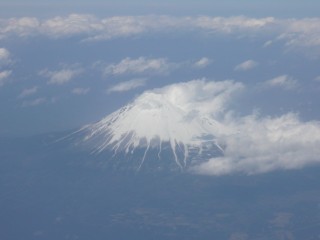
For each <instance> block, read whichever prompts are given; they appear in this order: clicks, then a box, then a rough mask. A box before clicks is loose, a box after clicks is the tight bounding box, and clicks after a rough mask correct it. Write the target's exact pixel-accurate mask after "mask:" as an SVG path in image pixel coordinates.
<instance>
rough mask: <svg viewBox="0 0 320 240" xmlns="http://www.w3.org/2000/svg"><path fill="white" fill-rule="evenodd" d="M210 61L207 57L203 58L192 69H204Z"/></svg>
mask: <svg viewBox="0 0 320 240" xmlns="http://www.w3.org/2000/svg"><path fill="white" fill-rule="evenodd" d="M211 62H212V60H210V59H209V58H207V57H203V58H201V59H200V60H198V61H196V62H195V63H194V67H196V68H205V67H207V66H209V65H210V64H211Z"/></svg>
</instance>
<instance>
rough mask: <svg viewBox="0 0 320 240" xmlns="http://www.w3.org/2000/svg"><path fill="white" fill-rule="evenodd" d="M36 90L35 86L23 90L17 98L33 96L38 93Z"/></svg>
mask: <svg viewBox="0 0 320 240" xmlns="http://www.w3.org/2000/svg"><path fill="white" fill-rule="evenodd" d="M38 89H39V88H38V87H37V86H34V87H32V88H26V89H23V90H22V92H21V93H20V95H19V98H25V97H27V96H30V95H33V94H35V93H36V92H37V91H38Z"/></svg>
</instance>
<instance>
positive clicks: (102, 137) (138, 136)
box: [80, 80, 223, 170]
mask: <svg viewBox="0 0 320 240" xmlns="http://www.w3.org/2000/svg"><path fill="white" fill-rule="evenodd" d="M195 83H196V84H195ZM199 83H201V84H199ZM199 85H202V89H201V92H202V93H203V92H204V93H206V92H208V93H210V94H215V95H219V94H220V95H221V93H219V92H215V93H211V92H210V91H211V90H212V89H211V88H210V87H211V86H210V84H209V83H207V82H205V81H204V80H195V81H191V82H188V83H180V84H173V85H170V86H169V87H165V88H161V89H156V90H153V91H147V92H145V93H143V94H142V95H140V96H139V97H137V98H136V99H135V100H134V101H133V102H131V103H130V104H128V105H126V106H124V107H122V108H121V109H119V110H117V111H115V112H113V113H112V114H110V115H108V116H106V117H105V118H103V119H102V120H101V121H99V122H97V123H94V124H90V125H87V126H84V127H83V128H82V129H81V130H80V132H82V133H84V138H83V142H84V143H89V144H90V146H92V147H93V148H94V151H93V152H96V153H102V152H109V153H110V152H112V155H111V158H112V159H114V161H122V162H124V161H127V162H131V163H134V168H135V169H137V170H140V169H141V168H142V167H143V166H144V165H146V164H147V163H148V162H150V161H151V162H153V163H155V164H156V165H157V166H158V165H159V166H160V165H162V166H163V164H164V163H165V162H166V163H168V162H170V165H171V166H173V165H172V163H174V166H175V167H178V168H179V169H185V168H188V167H189V166H192V165H194V164H198V163H200V162H202V161H205V160H208V159H210V158H212V157H214V156H218V155H221V154H223V149H222V148H221V147H220V145H219V144H218V142H217V138H216V134H217V133H219V132H221V127H222V126H221V124H219V122H218V121H215V120H214V118H213V117H212V114H208V112H206V111H204V107H207V108H208V106H204V105H203V104H201V103H202V100H201V99H202V98H207V97H206V96H205V95H204V94H198V93H199V89H196V88H194V86H197V87H199ZM216 85H217V83H216ZM216 85H215V88H214V89H217V86H216ZM204 90H205V91H204ZM195 92H198V93H197V94H194V93H195ZM190 98H192V101H190ZM218 98H219V97H218ZM220 98H221V96H220ZM215 101H217V99H215ZM206 104H208V101H206ZM217 104H218V103H217V102H214V101H212V102H210V103H209V105H210V106H209V107H210V109H212V108H214V107H215V106H216V105H217Z"/></svg>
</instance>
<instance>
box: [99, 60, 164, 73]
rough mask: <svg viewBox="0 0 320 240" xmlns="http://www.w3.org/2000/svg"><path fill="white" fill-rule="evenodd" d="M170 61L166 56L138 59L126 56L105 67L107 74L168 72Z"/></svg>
mask: <svg viewBox="0 0 320 240" xmlns="http://www.w3.org/2000/svg"><path fill="white" fill-rule="evenodd" d="M169 69H170V63H168V61H167V60H166V59H165V58H145V57H139V58H136V59H131V58H125V59H123V60H121V61H120V62H119V63H117V64H110V65H108V66H107V67H106V68H105V69H104V74H105V75H123V74H142V73H143V74H150V73H153V74H154V73H166V72H167V71H168V70H169Z"/></svg>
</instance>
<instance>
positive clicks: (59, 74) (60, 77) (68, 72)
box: [39, 67, 83, 85]
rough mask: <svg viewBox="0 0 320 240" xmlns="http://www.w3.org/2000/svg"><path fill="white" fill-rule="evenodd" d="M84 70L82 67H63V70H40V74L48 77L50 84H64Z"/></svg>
mask: <svg viewBox="0 0 320 240" xmlns="http://www.w3.org/2000/svg"><path fill="white" fill-rule="evenodd" d="M82 71H83V70H82V69H80V68H66V67H65V68H63V69H61V70H56V71H50V70H48V69H45V70H42V71H40V72H39V75H40V76H43V77H45V78H47V79H48V81H47V83H48V84H55V85H63V84H66V83H68V82H70V81H72V80H73V79H74V78H75V77H76V76H78V75H79V74H80V73H81V72H82Z"/></svg>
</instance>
